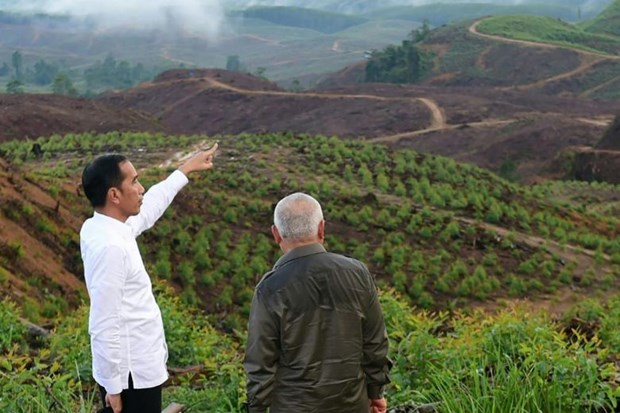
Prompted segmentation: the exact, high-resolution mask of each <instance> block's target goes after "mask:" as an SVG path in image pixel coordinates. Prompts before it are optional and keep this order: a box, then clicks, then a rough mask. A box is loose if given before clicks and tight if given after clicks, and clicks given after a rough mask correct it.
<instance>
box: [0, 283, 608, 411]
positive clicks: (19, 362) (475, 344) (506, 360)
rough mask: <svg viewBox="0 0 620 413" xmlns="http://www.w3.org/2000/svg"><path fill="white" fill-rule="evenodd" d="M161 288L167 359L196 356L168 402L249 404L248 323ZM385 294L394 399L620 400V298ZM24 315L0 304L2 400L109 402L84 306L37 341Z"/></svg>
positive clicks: (203, 407)
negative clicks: (31, 339) (462, 298)
mask: <svg viewBox="0 0 620 413" xmlns="http://www.w3.org/2000/svg"><path fill="white" fill-rule="evenodd" d="M158 291H159V292H158V294H157V295H158V301H159V303H160V306H161V307H162V313H163V315H164V324H165V326H166V331H167V337H168V346H169V348H170V351H171V358H170V360H169V362H168V364H169V366H170V367H184V366H188V365H180V364H177V363H183V362H185V363H195V364H192V366H193V367H194V369H190V371H191V372H190V373H186V374H183V375H175V376H173V378H172V381H171V382H170V383H169V384H168V386H167V387H166V388H164V392H163V395H164V405H167V404H168V403H169V402H173V401H174V402H177V403H182V404H184V405H186V406H187V409H186V410H185V411H188V412H204V411H209V412H216V413H230V412H241V411H242V408H241V405H242V403H243V401H244V400H245V389H244V387H245V377H244V374H243V369H242V364H241V363H242V354H243V348H244V347H243V346H244V341H245V330H242V331H239V332H234V333H221V332H218V331H217V330H215V329H214V328H213V327H211V326H210V325H209V323H208V322H206V321H205V320H206V318H205V317H204V315H201V314H199V313H198V312H196V310H195V309H193V308H191V307H188V306H186V305H183V304H182V303H181V302H180V301H179V300H178V298H176V297H175V296H174V293H173V292H172V291H171V290H169V289H167V288H166V287H158ZM380 298H381V304H382V307H383V309H384V314H385V320H386V326H387V331H388V334H389V338H390V345H391V346H390V357H391V359H392V360H393V362H394V367H393V369H392V372H391V378H392V384H391V385H390V386H389V387H388V389H387V394H388V398H389V401H390V405H391V406H392V407H395V406H399V405H401V406H404V405H416V404H422V403H437V404H438V406H439V409H440V411H441V412H449V413H461V412H464V411H470V410H469V409H471V408H472V407H471V406H475V410H474V411H501V412H508V411H545V412H563V413H583V412H590V413H595V412H600V411H611V410H612V409H613V408H614V407H615V406H616V404H617V402H616V397H617V396H618V391H617V390H616V385H615V383H614V380H615V377H616V376H617V374H618V373H619V371H618V368H617V367H616V366H615V365H614V363H613V362H611V360H610V359H611V355H612V352H616V351H617V346H618V343H617V341H618V340H617V338H618V337H617V336H618V334H617V332H616V330H617V328H616V326H617V324H618V322H620V312H619V311H618V308H619V306H618V302H620V301H618V299H615V300H613V301H612V302H610V304H608V305H603V304H600V303H597V302H584V303H581V304H580V305H579V306H578V307H576V308H575V309H573V310H572V311H571V312H569V313H568V315H567V317H566V318H565V319H564V320H563V321H561V322H556V321H553V320H551V319H550V317H548V316H547V315H545V314H543V313H541V312H536V311H534V312H532V311H528V310H526V309H519V308H514V309H510V310H503V311H500V312H498V313H496V314H494V315H484V314H483V313H473V314H469V315H468V314H462V313H454V314H451V315H449V314H448V313H443V312H441V313H429V312H426V311H420V310H416V309H414V308H412V307H410V306H409V305H407V304H406V302H405V301H404V300H402V299H401V298H400V296H399V294H397V293H396V292H394V291H392V290H389V289H388V290H384V291H382V293H381V295H380ZM6 314H9V316H8V317H7V316H6ZM572 314H574V316H572ZM17 317H18V311H17V309H16V307H15V305H13V304H11V303H10V302H8V301H3V302H0V323H3V324H2V327H3V328H4V329H5V330H3V331H13V332H15V334H16V335H14V341H15V342H16V344H14V345H13V346H12V347H11V348H10V349H9V350H8V351H6V350H4V351H3V357H2V359H0V360H1V362H0V408H2V409H4V410H5V411H11V412H16V413H22V412H23V413H25V412H28V413H43V412H46V413H47V412H63V413H64V412H78V411H79V412H89V413H90V412H94V411H95V410H96V409H97V408H98V406H99V403H100V401H99V395H98V394H97V389H96V385H95V383H94V382H93V380H92V378H91V376H90V374H91V373H90V351H89V345H88V334H87V331H86V330H87V329H86V324H87V319H88V311H87V308H86V307H82V308H79V309H78V310H76V311H74V312H73V313H69V314H67V315H66V317H65V318H62V319H59V323H58V326H57V328H56V329H55V330H54V332H53V333H52V335H51V336H50V338H49V339H48V340H47V341H44V342H42V343H39V344H38V345H37V346H32V345H30V344H28V339H27V336H26V333H25V330H24V329H23V328H22V327H20V323H19V321H18V320H17ZM575 320H579V321H578V324H575ZM8 395H11V397H7V396H8ZM519 409H520V410H519Z"/></svg>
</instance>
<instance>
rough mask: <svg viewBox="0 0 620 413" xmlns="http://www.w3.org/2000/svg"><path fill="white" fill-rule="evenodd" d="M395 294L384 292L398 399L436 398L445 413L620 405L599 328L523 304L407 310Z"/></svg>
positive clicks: (553, 411)
mask: <svg viewBox="0 0 620 413" xmlns="http://www.w3.org/2000/svg"><path fill="white" fill-rule="evenodd" d="M392 297H393V296H392V295H388V294H384V295H383V302H384V308H385V311H386V319H387V320H388V329H390V336H391V338H392V345H393V346H392V348H393V352H392V358H393V359H394V364H395V366H394V369H393V374H392V378H393V387H394V390H393V391H392V398H391V399H392V404H399V403H405V402H407V401H409V400H414V401H416V402H418V403H429V402H431V403H436V404H437V407H438V411H439V412H440V413H505V412H511V413H518V412H523V413H526V412H527V413H533V412H541V413H573V412H574V413H584V412H597V413H600V412H611V411H614V408H615V407H616V405H617V401H616V398H617V397H618V395H619V392H618V391H617V390H616V386H615V384H614V383H613V382H614V379H615V377H616V374H617V373H618V369H617V367H616V366H615V365H614V364H613V363H612V362H610V360H611V357H610V356H611V354H610V352H609V350H608V349H607V347H606V346H605V345H604V343H602V342H601V340H600V339H599V338H598V337H597V336H596V335H594V336H593V337H586V336H585V335H582V334H580V333H579V332H578V331H574V330H572V331H566V332H565V331H563V330H564V327H563V326H562V325H560V324H559V323H556V322H554V321H553V320H551V319H550V318H549V317H548V316H547V315H545V314H543V313H537V312H528V311H526V310H523V309H514V310H512V309H509V310H503V311H502V312H500V313H498V314H496V315H488V314H487V315H483V314H473V315H464V314H456V315H451V316H450V317H448V315H447V314H439V315H434V314H430V313H424V312H422V313H412V312H409V313H407V312H406V309H405V308H403V307H402V306H401V304H399V303H398V302H397V301H395V300H394V299H393V298H392ZM403 315H404V316H403Z"/></svg>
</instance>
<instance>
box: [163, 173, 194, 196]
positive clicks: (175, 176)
mask: <svg viewBox="0 0 620 413" xmlns="http://www.w3.org/2000/svg"><path fill="white" fill-rule="evenodd" d="M167 181H169V182H170V184H171V185H172V186H173V187H174V189H176V190H177V192H178V191H180V190H181V189H182V188H183V187H184V186H185V185H187V183H188V182H189V179H188V178H187V176H185V174H184V173H183V172H181V171H180V170H178V169H177V170H175V171H174V172H173V173H171V174H170V176H169V177H168V179H167Z"/></svg>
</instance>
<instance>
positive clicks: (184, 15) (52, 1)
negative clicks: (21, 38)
mask: <svg viewBox="0 0 620 413" xmlns="http://www.w3.org/2000/svg"><path fill="white" fill-rule="evenodd" d="M0 9H4V10H7V11H15V12H42V13H48V14H59V15H70V16H73V17H75V18H78V19H85V20H88V21H89V22H91V23H94V24H96V26H97V28H98V29H101V30H115V29H130V30H155V29H173V30H175V31H176V32H183V33H185V34H196V35H203V36H207V37H211V38H216V37H217V35H218V33H219V32H220V29H221V27H222V25H223V21H224V10H223V7H222V3H221V1H220V0H103V1H93V0H19V1H10V0H8V1H7V0H5V1H0Z"/></svg>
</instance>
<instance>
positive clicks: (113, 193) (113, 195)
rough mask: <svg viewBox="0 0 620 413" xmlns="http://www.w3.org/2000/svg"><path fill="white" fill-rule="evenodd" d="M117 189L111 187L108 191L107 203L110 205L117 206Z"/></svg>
mask: <svg viewBox="0 0 620 413" xmlns="http://www.w3.org/2000/svg"><path fill="white" fill-rule="evenodd" d="M119 192H120V191H119V189H118V188H116V187H114V186H113V187H111V188H110V189H108V201H109V202H110V203H112V204H118V203H119Z"/></svg>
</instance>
